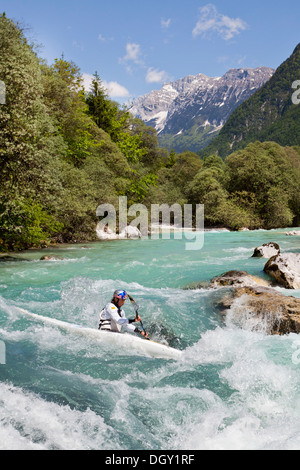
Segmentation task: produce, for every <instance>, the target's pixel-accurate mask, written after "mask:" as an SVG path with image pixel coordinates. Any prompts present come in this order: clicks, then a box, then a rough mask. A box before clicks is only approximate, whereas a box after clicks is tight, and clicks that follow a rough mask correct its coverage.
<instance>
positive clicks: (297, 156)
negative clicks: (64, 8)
mask: <svg viewBox="0 0 300 470" xmlns="http://www.w3.org/2000/svg"><path fill="white" fill-rule="evenodd" d="M0 81H2V82H3V83H4V84H5V104H0V165H1V172H0V179H1V184H0V251H7V250H21V249H26V248H30V247H33V246H37V247H40V246H44V245H47V244H48V243H49V242H84V241H92V240H95V238H96V233H95V227H96V224H97V218H96V209H97V207H98V206H99V204H102V203H110V204H114V205H115V206H116V207H118V197H119V196H120V195H124V196H127V198H128V204H133V203H138V202H139V203H143V204H145V205H146V206H147V207H149V208H150V205H151V204H152V203H156V204H163V203H167V204H170V205H172V204H174V203H179V204H182V205H183V204H186V203H193V204H196V203H201V204H205V223H206V226H226V227H228V228H231V229H233V230H237V229H239V228H241V227H248V228H252V229H254V228H261V227H264V228H275V227H280V226H291V225H298V224H299V221H300V209H299V208H300V200H299V199H300V192H299V187H300V148H299V147H281V146H280V145H278V144H275V143H272V142H265V143H259V142H256V143H253V144H250V145H249V146H248V147H247V148H246V149H244V150H240V151H238V152H236V153H234V154H232V155H230V156H229V157H227V159H226V160H225V161H223V160H222V159H221V158H220V157H216V156H214V155H209V156H206V157H202V158H200V157H199V155H197V154H195V153H192V152H183V153H180V154H175V152H173V151H171V152H169V151H167V150H166V149H163V148H160V147H159V144H158V139H157V134H156V131H155V130H154V129H153V128H150V127H147V126H146V125H145V124H144V123H143V122H142V121H141V120H139V119H135V118H133V117H132V116H131V115H130V113H129V112H128V110H126V109H123V108H122V109H121V107H120V106H119V105H118V104H117V103H116V102H114V101H112V100H110V99H109V98H108V96H107V94H106V91H105V89H104V87H103V85H102V82H101V79H100V77H99V76H98V74H97V73H95V75H94V80H93V83H92V87H91V89H90V90H85V89H84V88H83V84H82V79H81V72H80V70H79V68H78V67H77V66H76V65H75V64H74V63H73V62H71V61H67V60H65V58H64V57H61V58H59V59H56V60H55V61H54V64H52V65H48V64H46V63H45V62H44V61H43V60H42V59H41V58H39V57H38V55H37V53H36V52H35V49H34V46H32V45H31V44H29V43H28V41H27V39H26V37H25V34H24V31H23V30H22V28H21V27H20V26H19V25H18V24H16V23H14V22H13V21H12V20H11V19H9V18H7V17H6V16H5V14H3V15H1V16H0Z"/></svg>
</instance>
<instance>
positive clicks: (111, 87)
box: [82, 73, 130, 98]
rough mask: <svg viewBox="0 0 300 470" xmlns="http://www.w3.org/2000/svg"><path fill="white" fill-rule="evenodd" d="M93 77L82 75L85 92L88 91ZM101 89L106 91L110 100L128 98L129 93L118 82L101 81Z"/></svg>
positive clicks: (86, 74)
mask: <svg viewBox="0 0 300 470" xmlns="http://www.w3.org/2000/svg"><path fill="white" fill-rule="evenodd" d="M93 79H94V76H93V75H91V74H88V73H83V74H82V80H83V86H84V88H85V90H86V91H90V88H91V85H92V81H93ZM102 85H103V88H105V89H106V91H107V94H108V96H109V97H110V98H127V97H129V96H130V94H129V91H128V90H127V88H125V87H124V86H123V85H120V84H119V83H118V82H114V81H111V82H106V81H105V80H103V81H102Z"/></svg>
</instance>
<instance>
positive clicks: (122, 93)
mask: <svg viewBox="0 0 300 470" xmlns="http://www.w3.org/2000/svg"><path fill="white" fill-rule="evenodd" d="M103 86H104V88H106V89H107V92H108V95H109V96H110V97H111V98H127V97H129V91H128V90H127V88H125V87H124V86H123V85H120V84H119V83H117V82H105V81H104V82H103Z"/></svg>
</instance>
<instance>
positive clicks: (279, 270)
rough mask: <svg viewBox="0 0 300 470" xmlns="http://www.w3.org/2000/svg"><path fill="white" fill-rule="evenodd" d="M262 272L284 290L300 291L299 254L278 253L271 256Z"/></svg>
mask: <svg viewBox="0 0 300 470" xmlns="http://www.w3.org/2000/svg"><path fill="white" fill-rule="evenodd" d="M264 271H265V272H266V273H267V274H269V275H270V276H272V277H273V278H274V279H275V280H276V281H277V282H278V284H279V285H281V286H283V287H285V288H286V289H300V253H280V254H278V255H276V256H272V258H271V259H269V261H268V262H267V263H266V265H265V267H264Z"/></svg>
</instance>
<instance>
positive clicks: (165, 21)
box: [160, 18, 172, 29]
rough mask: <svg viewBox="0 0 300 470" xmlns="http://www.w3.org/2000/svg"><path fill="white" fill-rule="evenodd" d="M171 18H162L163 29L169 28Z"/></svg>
mask: <svg viewBox="0 0 300 470" xmlns="http://www.w3.org/2000/svg"><path fill="white" fill-rule="evenodd" d="M171 21H172V20H171V18H169V19H167V20H164V19H163V18H162V19H161V20H160V24H161V27H162V28H163V29H168V28H169V27H170V26H171Z"/></svg>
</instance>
